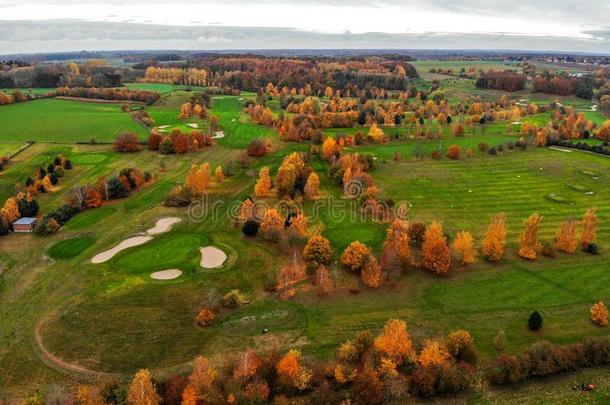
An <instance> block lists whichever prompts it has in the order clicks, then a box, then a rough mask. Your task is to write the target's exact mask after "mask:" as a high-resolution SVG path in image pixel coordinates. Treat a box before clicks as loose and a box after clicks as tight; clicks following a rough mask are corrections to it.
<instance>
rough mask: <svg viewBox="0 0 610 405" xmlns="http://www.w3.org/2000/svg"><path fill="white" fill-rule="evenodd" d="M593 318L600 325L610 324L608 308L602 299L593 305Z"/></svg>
mask: <svg viewBox="0 0 610 405" xmlns="http://www.w3.org/2000/svg"><path fill="white" fill-rule="evenodd" d="M591 320H592V321H593V322H594V323H595V324H596V325H599V326H608V308H606V305H605V304H604V303H603V301H600V302H598V303H596V304H593V306H592V307H591Z"/></svg>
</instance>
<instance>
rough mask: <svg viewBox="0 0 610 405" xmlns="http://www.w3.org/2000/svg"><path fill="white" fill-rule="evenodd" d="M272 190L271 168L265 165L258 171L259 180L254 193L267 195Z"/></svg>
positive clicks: (259, 195)
mask: <svg viewBox="0 0 610 405" xmlns="http://www.w3.org/2000/svg"><path fill="white" fill-rule="evenodd" d="M270 190H271V178H270V177H269V168H268V167H267V166H264V167H262V168H261V170H260V171H259V172H258V181H257V182H256V185H255V186H254V194H255V195H256V196H257V197H266V196H267V195H268V194H269V191H270Z"/></svg>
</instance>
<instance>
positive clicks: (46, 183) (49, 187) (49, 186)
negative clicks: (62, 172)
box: [42, 175, 54, 192]
mask: <svg viewBox="0 0 610 405" xmlns="http://www.w3.org/2000/svg"><path fill="white" fill-rule="evenodd" d="M42 187H43V188H44V189H45V191H46V192H51V191H53V188H54V187H53V183H52V182H51V178H50V177H49V175H46V176H44V178H43V179H42Z"/></svg>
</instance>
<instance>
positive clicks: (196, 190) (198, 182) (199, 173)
mask: <svg viewBox="0 0 610 405" xmlns="http://www.w3.org/2000/svg"><path fill="white" fill-rule="evenodd" d="M184 183H185V184H184V185H185V186H186V187H187V188H189V189H190V190H191V192H192V193H193V195H195V196H200V195H203V194H204V193H205V191H206V190H207V189H208V187H209V185H210V164H209V163H203V164H201V165H200V166H199V167H197V166H196V165H192V166H191V169H190V170H189V172H188V174H187V175H186V180H185V182H184Z"/></svg>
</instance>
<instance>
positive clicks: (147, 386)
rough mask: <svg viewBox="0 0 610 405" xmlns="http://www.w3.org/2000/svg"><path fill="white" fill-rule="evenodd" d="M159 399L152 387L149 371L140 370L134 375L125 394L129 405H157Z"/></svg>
mask: <svg viewBox="0 0 610 405" xmlns="http://www.w3.org/2000/svg"><path fill="white" fill-rule="evenodd" d="M160 402H161V397H159V394H157V391H156V390H155V386H154V385H153V382H152V378H151V375H150V371H148V370H147V369H142V370H140V371H138V372H137V373H136V375H135V376H134V378H133V380H132V381H131V384H130V385H129V391H128V392H127V403H128V404H129V405H158V404H159V403H160Z"/></svg>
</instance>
